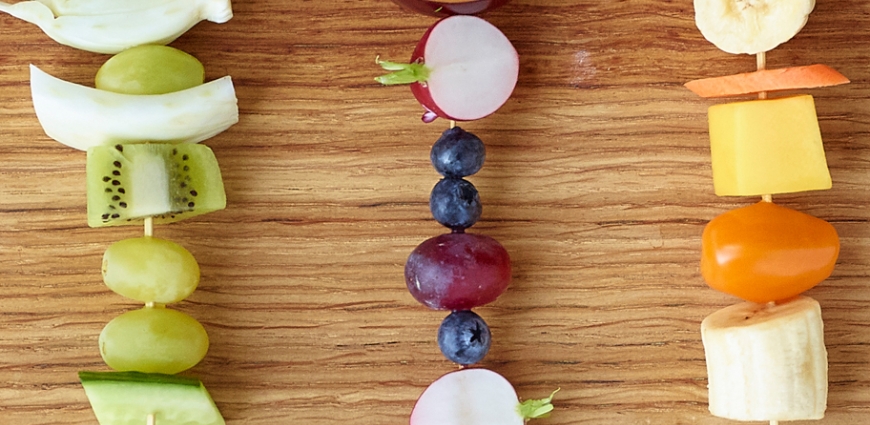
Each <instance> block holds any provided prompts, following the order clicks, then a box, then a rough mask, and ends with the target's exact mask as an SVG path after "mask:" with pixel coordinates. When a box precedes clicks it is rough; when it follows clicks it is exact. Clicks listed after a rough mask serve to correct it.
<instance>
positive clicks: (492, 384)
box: [411, 369, 524, 425]
mask: <svg viewBox="0 0 870 425" xmlns="http://www.w3.org/2000/svg"><path fill="white" fill-rule="evenodd" d="M518 406H519V399H518V398H517V393H516V392H515V391H514V388H513V386H512V385H511V384H510V382H508V381H507V379H505V378H504V377H502V376H501V375H499V374H497V373H495V372H493V371H490V370H486V369H462V370H459V371H456V372H451V373H448V374H446V375H444V376H442V377H441V378H439V379H438V380H437V381H435V382H433V383H432V384H431V385H429V387H428V388H426V391H424V392H423V394H422V395H421V396H420V398H419V399H418V400H417V404H416V405H415V406H414V411H413V412H411V425H523V422H524V420H523V418H522V416H520V414H519V411H518V410H517V407H518Z"/></svg>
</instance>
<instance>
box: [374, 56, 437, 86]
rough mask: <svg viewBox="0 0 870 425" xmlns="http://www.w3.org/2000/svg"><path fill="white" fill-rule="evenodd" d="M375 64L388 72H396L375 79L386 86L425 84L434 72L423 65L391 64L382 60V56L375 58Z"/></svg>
mask: <svg viewBox="0 0 870 425" xmlns="http://www.w3.org/2000/svg"><path fill="white" fill-rule="evenodd" d="M375 63H376V64H378V65H380V66H381V68H384V69H385V70H387V71H394V72H391V73H389V74H386V75H381V76H380V77H376V78H375V81H377V82H379V83H381V84H383V85H385V86H393V85H399V84H411V83H425V82H426V81H427V80H428V79H429V74H430V73H431V72H432V70H430V69H429V68H427V67H426V65H423V64H422V63H397V62H390V61H384V60H381V58H380V56H379V57H376V58H375Z"/></svg>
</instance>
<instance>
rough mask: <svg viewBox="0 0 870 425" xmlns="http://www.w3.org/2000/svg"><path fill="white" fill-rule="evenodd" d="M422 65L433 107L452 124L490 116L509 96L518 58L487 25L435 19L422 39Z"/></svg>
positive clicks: (467, 18)
mask: <svg viewBox="0 0 870 425" xmlns="http://www.w3.org/2000/svg"><path fill="white" fill-rule="evenodd" d="M424 63H425V64H426V66H427V67H428V68H430V69H431V70H432V73H431V74H430V76H429V79H428V81H427V86H428V89H429V93H430V95H431V96H432V100H433V101H434V102H435V104H436V105H438V107H439V108H440V109H441V110H442V111H443V112H444V113H445V114H447V115H449V116H450V117H452V118H454V119H458V120H474V119H478V118H482V117H485V116H487V115H489V114H492V113H493V112H495V111H496V110H497V109H498V108H499V107H501V105H503V104H504V103H505V102H506V101H507V99H508V98H509V97H510V95H511V93H512V92H513V89H514V87H515V86H516V83H517V75H518V73H519V57H518V55H517V52H516V50H515V49H514V47H513V45H512V44H511V42H510V40H508V39H507V37H505V35H504V34H502V32H501V31H499V30H498V28H496V27H495V26H493V25H492V24H490V23H488V22H486V21H484V20H483V19H480V18H476V17H473V16H453V17H450V18H447V19H444V20H442V21H440V22H439V23H438V24H437V25H436V26H435V27H434V28H433V29H432V31H431V33H430V34H429V38H428V40H427V41H426V50H425V54H424Z"/></svg>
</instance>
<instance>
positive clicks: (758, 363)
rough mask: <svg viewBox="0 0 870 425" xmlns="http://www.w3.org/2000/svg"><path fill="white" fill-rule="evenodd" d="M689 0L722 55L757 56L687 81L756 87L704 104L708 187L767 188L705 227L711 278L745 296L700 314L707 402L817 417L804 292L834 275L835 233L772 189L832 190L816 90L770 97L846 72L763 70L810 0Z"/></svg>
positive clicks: (718, 411) (820, 378)
mask: <svg viewBox="0 0 870 425" xmlns="http://www.w3.org/2000/svg"><path fill="white" fill-rule="evenodd" d="M723 2H724V3H725V4H724V5H723V4H722V3H723ZM694 4H695V21H696V23H697V25H698V28H699V29H700V30H701V33H702V34H703V35H704V37H705V38H707V40H709V41H710V42H712V43H713V44H715V45H716V46H717V47H719V48H720V49H722V50H724V51H726V52H728V53H734V54H743V53H745V54H754V55H755V56H756V58H755V59H756V71H755V72H753V73H746V74H737V75H732V76H726V77H714V78H708V79H704V80H696V81H692V82H689V83H687V84H686V86H687V87H689V88H690V89H691V90H692V91H693V92H695V93H698V94H699V95H701V96H703V97H725V96H735V95H742V94H756V95H757V99H756V100H749V101H743V102H734V103H727V104H720V105H714V106H711V107H710V109H709V113H708V115H709V124H710V143H711V149H710V150H711V156H712V161H711V162H712V168H713V183H714V188H715V192H716V194H717V195H719V196H758V195H760V196H761V198H762V200H761V202H758V203H756V204H754V205H751V206H748V207H743V208H739V209H736V210H732V211H729V212H726V213H724V214H721V215H720V216H718V217H716V218H714V219H713V220H711V221H710V222H709V223H708V224H707V226H706V227H705V229H704V234H703V236H702V251H701V274H702V275H703V277H704V280H705V281H706V283H707V284H708V285H709V286H710V287H712V288H713V289H717V290H720V291H723V292H726V293H729V294H731V295H735V296H738V297H740V298H743V299H744V300H746V302H743V303H740V304H735V305H732V306H730V307H726V308H724V309H721V310H719V311H717V312H715V313H713V314H711V315H709V316H708V317H706V318H705V319H704V320H703V322H702V323H701V336H702V340H703V343H704V348H705V355H706V360H707V373H708V388H709V392H708V393H709V397H708V400H709V409H710V412H711V413H712V414H713V415H714V416H719V417H724V418H728V419H733V420H740V421H768V422H769V423H770V424H778V423H779V422H780V421H789V420H807V419H821V418H822V417H823V416H824V412H825V409H826V407H827V385H828V383H827V368H828V364H827V352H826V349H825V346H824V335H823V325H822V319H821V309H820V307H819V304H818V302H816V301H815V300H813V299H812V298H809V297H806V296H802V295H801V293H803V292H804V291H806V290H808V289H810V288H812V287H814V286H815V285H817V284H818V283H820V282H822V281H823V280H825V279H826V278H827V277H828V276H830V274H831V272H832V271H833V268H834V264H835V263H836V259H837V256H838V254H839V248H840V243H839V237H838V235H837V232H836V230H835V229H834V228H833V226H831V224H830V223H827V222H826V221H824V220H821V219H818V218H815V217H812V216H809V215H807V214H804V213H801V212H798V211H795V210H791V209H788V208H785V207H781V206H778V205H775V204H773V199H772V195H773V194H779V193H793V192H803V191H809V190H824V189H829V188H830V187H831V178H830V173H829V171H828V167H827V162H826V159H825V155H824V149H823V147H822V140H821V135H820V131H819V126H818V119H817V116H816V112H815V105H814V103H813V100H812V97H811V96H808V95H797V96H785V97H779V98H773V99H771V98H769V96H768V95H769V92H770V91H775V90H785V89H805V88H812V87H821V86H828V85H836V84H843V83H846V82H848V79H846V78H845V77H843V76H842V75H840V74H839V73H837V72H836V71H834V70H832V69H830V68H829V67H826V66H822V65H812V66H808V67H792V68H785V69H780V70H767V69H766V68H767V55H766V52H768V51H770V50H772V49H773V48H775V47H776V46H777V45H779V44H781V43H784V42H786V41H788V40H789V39H790V38H791V37H792V36H794V35H795V34H796V33H797V32H798V31H799V30H800V29H801V28H802V27H803V25H804V24H805V23H806V20H807V16H808V15H809V13H810V12H811V11H812V9H813V6H814V1H812V0H790V1H771V2H768V3H765V4H764V5H763V6H758V5H754V4H752V3H749V2H735V1H733V0H695V2H694ZM723 6H724V8H723ZM732 6H733V7H732ZM756 6H758V7H756Z"/></svg>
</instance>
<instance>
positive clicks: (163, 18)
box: [0, 0, 233, 53]
mask: <svg viewBox="0 0 870 425" xmlns="http://www.w3.org/2000/svg"><path fill="white" fill-rule="evenodd" d="M84 3H85V2H84V1H83V0H79V1H73V2H68V5H65V6H61V5H62V4H63V3H62V2H52V1H48V0H43V1H42V2H39V1H23V2H18V3H15V4H8V3H4V2H0V12H6V13H8V14H10V15H12V16H14V17H16V18H19V19H22V20H24V21H27V22H30V23H32V24H35V25H37V26H39V28H40V29H42V31H43V32H45V34H46V35H48V36H49V37H51V38H52V39H53V40H55V41H57V42H58V43H60V44H64V45H67V46H72V47H75V48H78V49H82V50H87V51H91V52H96V53H118V52H120V51H122V50H125V49H129V48H130V47H135V46H139V45H143V44H168V43H169V42H171V41H173V40H175V39H176V38H178V37H179V36H180V35H182V34H184V33H185V32H186V31H187V30H188V29H190V28H191V27H192V26H194V25H196V24H197V23H198V22H199V21H201V20H203V19H208V20H210V21H213V22H218V23H220V22H226V21H227V20H229V19H230V18H231V17H232V16H233V14H232V7H231V5H230V1H229V0H195V1H191V0H171V1H166V0H151V1H148V0H143V1H141V2H139V3H140V4H141V5H142V6H140V7H136V6H134V5H132V2H130V1H123V2H120V5H118V6H111V2H110V1H108V0H99V1H96V2H92V3H95V4H93V5H88V6H86V5H84ZM46 4H49V5H51V6H52V7H49V6H48V5H46ZM101 4H109V6H107V7H106V8H105V10H106V11H104V12H96V10H98V7H99V6H100V5H101ZM52 9H54V10H52ZM62 10H67V11H69V12H70V13H71V14H62V15H58V16H55V13H58V12H60V11H62ZM108 10H116V11H117V12H116V13H108V12H107V11H108Z"/></svg>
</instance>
